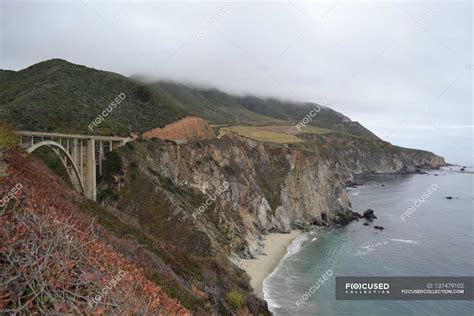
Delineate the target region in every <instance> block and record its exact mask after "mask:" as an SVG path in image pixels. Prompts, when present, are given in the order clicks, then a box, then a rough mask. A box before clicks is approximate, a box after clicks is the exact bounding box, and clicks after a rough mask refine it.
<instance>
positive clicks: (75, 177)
mask: <svg viewBox="0 0 474 316" xmlns="http://www.w3.org/2000/svg"><path fill="white" fill-rule="evenodd" d="M42 147H46V148H48V149H50V150H51V151H52V152H54V153H55V154H56V155H57V156H58V158H59V160H61V163H62V164H63V166H64V168H66V172H67V174H68V176H69V178H70V179H71V183H72V184H73V185H75V184H76V183H77V184H78V186H79V189H80V191H81V192H82V194H84V195H86V190H85V189H84V183H83V182H82V178H81V175H80V173H79V170H78V168H77V166H76V164H75V163H74V160H73V159H72V157H71V155H70V154H69V152H68V151H67V150H66V148H64V147H63V146H62V145H61V144H59V143H57V142H55V141H51V140H44V141H41V142H39V143H36V144H33V145H31V146H30V147H28V148H27V149H26V150H27V151H28V153H30V154H31V153H33V152H34V151H35V150H37V149H39V148H42ZM52 147H55V148H57V149H58V150H59V153H58V152H56V151H54V150H53V148H52ZM60 154H63V155H64V156H65V157H66V158H63V157H61V155H60ZM68 161H69V162H70V164H71V166H72V169H73V172H70V171H69V166H68V164H67V162H68Z"/></svg>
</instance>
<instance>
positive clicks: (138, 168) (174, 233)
mask: <svg viewBox="0 0 474 316" xmlns="http://www.w3.org/2000/svg"><path fill="white" fill-rule="evenodd" d="M324 137H325V138H319V136H318V138H314V139H312V140H311V141H310V142H308V143H307V144H305V145H304V146H305V148H291V147H287V146H280V147H277V146H272V145H269V144H265V145H264V144H262V143H259V142H256V141H253V140H250V139H247V138H243V137H240V136H238V135H234V134H226V135H225V136H223V137H222V138H221V139H213V140H201V141H192V142H187V143H181V144H176V143H175V142H172V141H163V140H160V139H152V140H143V139H138V140H136V141H134V142H131V143H128V144H127V145H126V146H124V147H121V148H119V149H118V158H117V159H118V160H119V161H120V165H121V167H120V168H116V169H114V170H112V169H110V168H108V167H107V165H108V164H110V163H111V161H110V158H109V159H108V161H106V162H105V167H104V169H105V170H111V171H109V174H106V175H104V177H103V179H104V180H103V181H102V182H101V184H100V185H99V188H100V194H99V196H100V197H101V199H103V200H104V199H105V200H106V201H108V202H107V203H110V204H112V205H113V207H114V208H115V209H117V210H119V211H120V212H122V213H124V214H126V216H130V217H132V218H135V220H136V222H137V225H139V227H141V228H142V229H143V231H144V232H145V233H147V234H150V235H152V236H155V237H156V238H159V239H162V240H166V241H167V242H168V243H169V244H172V245H175V246H177V247H179V248H180V249H182V250H183V251H184V252H185V253H187V254H189V255H191V256H192V257H194V258H209V257H215V258H219V261H220V262H221V263H222V265H223V266H227V267H228V269H230V270H232V271H239V269H238V268H237V267H236V266H235V265H233V264H232V263H231V261H230V260H229V259H230V258H232V257H234V256H236V255H237V256H240V257H243V258H251V257H254V256H256V255H257V254H259V253H261V252H262V250H263V248H262V246H263V243H262V241H261V240H262V238H261V237H262V235H265V234H267V233H269V232H289V231H290V230H291V229H310V228H311V226H338V225H343V224H346V223H348V222H350V221H351V220H352V219H354V218H355V217H356V216H355V214H354V213H353V212H352V211H351V203H350V201H349V199H348V197H347V195H346V193H345V191H344V186H345V185H346V184H347V183H350V182H351V181H352V179H353V174H354V173H362V172H415V171H416V170H417V168H419V167H421V166H425V167H438V166H439V165H441V164H443V163H444V160H443V159H442V158H441V157H438V156H435V155H433V154H431V153H428V152H422V151H412V150H407V149H401V148H398V147H394V146H391V145H390V144H388V143H386V142H381V141H368V140H365V139H352V138H349V139H345V140H344V141H341V139H340V137H338V138H332V137H330V136H324ZM341 142H342V143H341ZM297 146H301V145H300V144H298V145H297ZM234 274H235V275H236V273H229V271H226V274H225V276H226V279H228V280H226V281H224V284H220V283H219V282H217V281H216V282H215V283H213V282H212V281H209V282H210V283H209V282H207V284H206V286H202V287H200V286H199V285H196V286H197V287H198V288H199V289H200V290H201V291H203V292H206V293H207V295H209V296H210V297H214V298H215V299H216V300H218V299H219V297H221V296H219V295H218V293H222V292H223V291H230V290H233V289H235V287H236V284H239V288H240V289H242V290H243V291H246V290H247V289H249V288H250V286H249V283H248V280H246V279H244V280H242V279H238V280H235V278H234V277H232V275H234ZM229 275H230V276H229ZM223 276H224V274H223V275H221V276H220V278H221V277H223ZM216 280H219V278H217V279H216ZM201 285H202V284H201ZM220 295H222V294H220ZM248 301H249V302H250V303H249V304H250V306H254V307H249V308H250V309H252V308H254V309H255V308H262V306H264V305H262V303H261V301H259V300H258V299H257V298H256V297H255V296H253V295H250V296H249V298H248ZM255 306H260V307H255Z"/></svg>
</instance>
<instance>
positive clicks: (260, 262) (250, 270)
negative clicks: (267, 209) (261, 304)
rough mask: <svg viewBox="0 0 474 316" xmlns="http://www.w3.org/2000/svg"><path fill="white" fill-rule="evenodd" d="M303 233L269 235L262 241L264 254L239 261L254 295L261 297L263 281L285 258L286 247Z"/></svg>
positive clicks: (297, 231) (293, 231)
mask: <svg viewBox="0 0 474 316" xmlns="http://www.w3.org/2000/svg"><path fill="white" fill-rule="evenodd" d="M303 234H304V233H303V232H302V231H299V230H292V231H291V232H290V233H289V234H283V233H271V234H269V235H267V236H266V239H265V241H264V245H265V246H264V254H262V255H259V256H258V257H257V258H255V259H241V260H240V262H239V265H240V267H241V268H242V269H244V270H245V271H246V272H247V274H248V275H249V276H250V284H251V285H252V287H253V289H254V292H255V294H256V295H257V296H258V297H260V298H262V299H263V298H264V297H263V281H264V280H265V279H266V278H267V277H268V276H269V275H270V274H271V273H272V272H273V271H274V270H275V269H276V268H277V267H278V264H279V263H280V261H281V260H282V259H283V258H284V257H285V256H286V254H287V248H288V246H289V245H290V244H291V243H292V242H293V240H295V239H296V238H297V237H299V236H301V235H303Z"/></svg>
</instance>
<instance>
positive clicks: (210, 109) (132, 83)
mask: <svg viewBox="0 0 474 316" xmlns="http://www.w3.org/2000/svg"><path fill="white" fill-rule="evenodd" d="M140 80H144V79H140V77H139V76H134V77H133V78H127V77H124V76H122V75H120V74H116V73H113V72H108V71H102V70H97V69H93V68H89V67H86V66H81V65H76V64H73V63H70V62H68V61H65V60H62V59H51V60H47V61H44V62H40V63H38V64H35V65H32V66H30V67H28V68H25V69H22V70H20V71H16V72H15V71H6V70H0V86H1V87H2V89H1V90H0V109H1V110H2V115H3V119H4V120H5V121H7V122H8V123H11V124H12V125H13V126H15V128H17V129H22V130H41V131H56V132H68V133H87V134H93V133H95V134H107V135H113V134H115V135H129V134H130V133H132V132H134V133H143V132H145V131H149V130H151V129H154V128H159V127H164V126H165V125H166V124H170V123H172V122H175V121H177V120H179V119H181V118H183V117H185V116H197V117H201V118H203V119H205V120H207V121H208V122H210V123H211V124H224V125H226V124H284V123H285V122H286V124H288V122H290V123H291V124H297V123H298V122H300V121H301V120H302V119H303V118H304V117H305V116H307V115H308V114H309V113H310V112H311V111H312V110H313V109H314V108H315V107H319V106H318V105H317V104H316V103H303V102H291V101H281V100H278V99H274V98H258V97H254V96H235V95H231V94H228V93H225V92H223V91H220V90H218V89H215V88H197V87H191V86H188V85H184V84H180V83H175V82H170V81H159V82H155V83H150V82H144V81H140ZM121 93H124V94H125V96H126V97H125V99H124V100H123V102H122V103H121V104H120V106H118V107H116V108H115V109H114V110H113V111H111V113H110V114H109V115H108V116H107V117H106V118H105V119H104V120H102V121H101V123H100V124H98V126H96V127H95V128H94V129H93V130H91V129H89V128H88V126H89V124H90V123H91V122H92V121H93V120H94V119H96V118H97V116H98V115H99V114H100V113H102V111H104V109H106V108H107V107H108V106H109V105H110V104H111V102H113V101H114V99H115V98H116V97H117V96H118V95H119V94H121ZM308 124H309V125H313V126H318V127H323V128H326V129H329V130H334V131H337V132H340V133H344V134H349V135H354V136H358V137H364V138H373V139H377V136H375V135H374V134H373V133H372V132H370V131H369V130H368V129H366V128H365V127H363V126H362V125H361V124H359V123H358V122H353V121H351V120H350V119H349V118H348V117H346V116H344V115H343V114H341V113H339V112H337V111H334V110H332V109H330V108H328V107H321V110H320V111H319V112H318V113H317V115H316V116H314V117H312V119H311V121H310V122H309V123H308Z"/></svg>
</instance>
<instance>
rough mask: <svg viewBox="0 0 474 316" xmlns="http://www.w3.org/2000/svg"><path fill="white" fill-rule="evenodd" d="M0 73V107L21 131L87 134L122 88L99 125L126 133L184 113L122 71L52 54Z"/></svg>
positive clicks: (104, 129)
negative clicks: (118, 101)
mask: <svg viewBox="0 0 474 316" xmlns="http://www.w3.org/2000/svg"><path fill="white" fill-rule="evenodd" d="M3 73H4V72H1V73H0V87H2V88H1V89H0V108H1V109H7V110H8V112H9V114H8V115H7V116H6V121H8V122H9V123H11V124H13V125H14V126H15V127H16V128H17V129H20V130H42V131H55V132H76V133H91V131H90V130H89V128H88V125H89V124H90V123H91V121H92V120H94V119H95V118H96V117H97V115H98V114H99V113H101V112H102V111H103V110H104V109H105V108H106V107H107V106H108V105H110V103H111V102H113V100H114V99H115V98H116V97H117V96H118V95H119V94H120V93H121V92H124V93H125V94H126V98H125V100H124V101H123V102H122V103H121V104H120V105H119V106H118V107H116V108H115V109H114V110H113V112H112V113H111V114H110V115H109V116H108V117H107V118H106V119H105V120H104V121H103V122H102V123H101V124H100V125H99V126H98V128H97V130H96V132H97V133H102V134H120V135H128V134H129V131H130V129H132V130H134V131H145V130H148V129H151V128H154V127H158V126H163V125H164V124H167V123H170V122H173V121H175V120H177V119H179V118H181V117H183V116H185V115H186V112H185V111H184V109H182V108H181V107H180V105H179V104H175V103H174V102H173V101H172V100H170V99H168V98H167V97H166V96H164V95H162V94H160V93H158V92H157V91H153V90H150V89H148V88H146V87H144V86H143V85H140V84H138V83H136V82H134V81H132V80H130V79H128V78H126V77H123V76H121V75H118V74H115V73H111V72H105V71H99V70H96V69H92V68H88V67H84V66H80V65H75V64H71V63H68V62H66V61H64V60H60V59H53V60H48V61H45V62H41V63H39V64H36V65H33V66H31V67H28V68H26V69H23V70H20V71H18V72H13V73H9V74H7V75H4V74H3Z"/></svg>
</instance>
